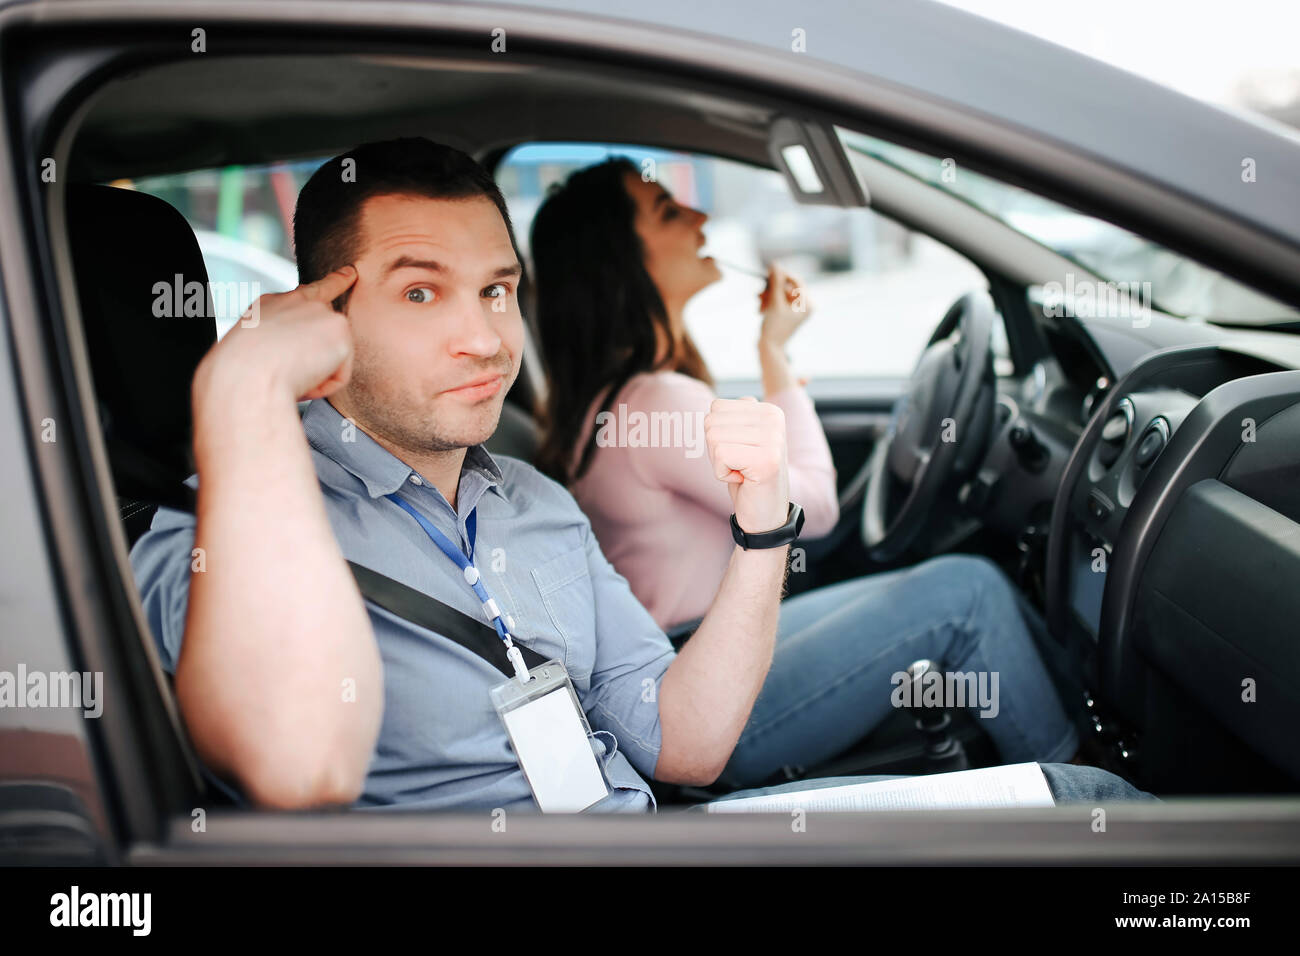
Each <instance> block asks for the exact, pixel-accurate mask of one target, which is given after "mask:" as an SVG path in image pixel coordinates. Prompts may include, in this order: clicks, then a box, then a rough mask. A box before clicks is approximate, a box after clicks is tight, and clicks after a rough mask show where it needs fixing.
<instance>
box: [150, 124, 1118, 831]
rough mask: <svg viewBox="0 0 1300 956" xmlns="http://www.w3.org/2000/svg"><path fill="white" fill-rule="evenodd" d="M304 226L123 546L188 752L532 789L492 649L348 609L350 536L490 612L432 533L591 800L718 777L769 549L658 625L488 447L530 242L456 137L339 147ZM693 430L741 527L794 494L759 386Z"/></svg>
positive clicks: (756, 641) (316, 182)
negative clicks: (188, 501) (594, 758)
mask: <svg viewBox="0 0 1300 956" xmlns="http://www.w3.org/2000/svg"><path fill="white" fill-rule="evenodd" d="M353 172H354V173H355V175H352V173H353ZM295 245H296V253H297V256H298V265H299V275H300V279H301V280H302V282H303V284H302V285H300V286H299V287H298V288H297V289H295V290H293V291H292V292H288V293H284V294H282V295H268V296H263V297H262V298H261V299H260V300H259V302H258V316H257V318H258V321H257V322H256V323H254V322H252V321H249V322H246V323H240V324H239V325H238V326H237V327H236V328H235V329H234V330H232V331H231V332H230V333H229V334H228V335H227V336H226V337H225V338H224V339H223V340H222V341H221V342H220V343H219V344H218V345H217V346H215V347H214V348H213V349H212V350H211V352H209V354H208V355H207V356H206V357H205V359H204V361H203V362H202V364H201V365H200V367H199V369H198V371H197V372H196V374H195V377H194V383H193V389H192V400H193V406H194V451H195V457H196V461H197V464H198V476H196V478H192V479H191V482H193V481H195V480H196V479H201V480H200V481H199V483H198V508H197V514H196V516H195V517H190V516H187V515H182V514H180V513H178V512H173V511H169V510H163V511H160V513H159V515H158V517H157V518H156V519H155V521H154V524H153V527H152V528H151V530H150V532H149V533H148V534H147V535H145V536H144V537H143V538H142V539H141V540H140V541H139V542H138V543H137V545H136V547H135V549H133V552H132V561H133V564H134V567H135V570H136V577H137V580H138V582H139V584H140V588H141V595H142V600H143V602H144V606H145V608H146V610H147V612H148V615H149V618H150V623H151V625H152V627H153V629H154V633H155V636H156V637H157V639H158V641H159V644H160V646H161V648H162V653H163V657H164V662H165V664H166V666H167V668H168V670H171V671H174V674H175V688H176V694H177V698H178V701H179V704H180V708H181V712H182V715H183V716H184V718H185V721H186V725H187V727H188V729H189V733H190V735H191V738H192V740H193V742H194V745H195V747H196V748H197V750H198V753H199V756H200V757H201V758H202V759H203V761H204V763H205V764H206V766H207V767H208V768H209V769H210V770H211V771H213V772H214V773H215V774H217V775H218V776H219V777H220V778H222V779H223V780H225V781H228V782H230V783H232V784H233V785H234V786H235V787H237V788H238V789H239V790H240V791H241V792H242V793H243V795H244V796H245V797H246V798H247V799H249V800H251V801H252V802H254V803H256V804H259V805H263V806H268V807H282V808H302V807H310V806H317V805H322V804H353V805H356V806H363V807H379V806H393V805H400V806H402V807H406V808H411V807H418V808H425V809H448V808H461V809H466V808H495V807H519V808H522V807H532V806H534V803H533V799H532V794H531V792H530V789H529V783H528V780H527V779H526V778H525V776H524V774H523V773H522V772H521V769H520V766H519V764H518V762H517V760H516V758H515V754H514V752H513V750H512V747H511V744H510V741H509V738H508V737H507V734H506V731H505V729H504V727H503V726H502V723H501V721H500V720H498V718H497V716H496V714H495V713H494V712H493V707H492V703H491V700H490V688H492V687H493V686H495V685H497V684H500V683H502V681H503V676H502V674H501V673H500V672H499V671H498V670H496V669H495V668H494V667H493V666H492V665H491V664H489V663H488V662H487V661H485V660H484V659H482V658H481V657H479V656H477V655H476V654H474V653H472V652H470V651H468V650H466V649H465V648H463V647H461V646H460V645H459V644H455V643H453V642H451V641H448V640H446V639H444V638H442V637H439V636H436V635H433V634H431V633H430V632H429V631H426V630H424V629H422V628H420V627H418V626H416V625H413V624H411V623H409V622H407V621H405V620H402V619H401V618H398V617H396V616H394V615H392V614H389V613H388V612H386V611H384V610H382V609H379V608H376V607H371V608H369V609H367V606H366V605H365V604H364V603H363V601H362V599H361V596H360V594H359V593H358V590H357V587H356V585H355V584H354V582H353V579H352V576H351V574H350V573H349V571H348V568H347V566H346V564H345V562H344V557H345V556H346V557H347V558H348V559H350V560H353V561H355V562H357V563H358V564H362V565H365V566H367V567H369V568H372V569H374V570H376V571H378V572H380V573H381V574H384V575H387V576H389V577H391V578H394V579H396V580H398V581H400V582H402V583H405V584H407V585H409V586H410V587H413V588H415V589H417V590H420V591H423V592H425V593H426V594H429V595H432V596H434V597H436V598H438V599H439V600H441V601H443V602H445V603H447V604H450V605H452V606H454V607H456V608H458V609H460V610H461V611H463V612H464V613H466V614H467V615H470V616H472V617H476V618H478V619H480V620H482V619H484V605H483V604H482V601H481V598H480V596H479V595H478V594H477V593H476V592H475V591H474V590H472V589H471V587H470V586H469V585H468V584H467V581H468V580H469V578H468V577H466V576H464V575H462V573H461V571H460V570H459V569H458V568H457V567H455V566H453V565H452V564H451V563H450V561H448V560H447V559H446V558H444V555H443V554H440V553H439V551H438V549H437V548H435V547H433V542H431V540H430V537H431V534H433V533H440V534H441V535H444V536H446V538H448V539H450V541H451V542H454V544H455V546H456V547H458V548H459V549H460V550H461V551H462V552H463V553H465V554H470V553H472V554H473V555H475V559H474V560H475V565H476V567H477V568H478V569H479V570H481V572H482V581H481V583H482V584H483V585H485V586H486V587H487V590H488V591H489V592H490V593H491V595H492V596H493V598H495V599H496V600H497V601H499V602H500V604H501V605H502V610H503V611H504V612H506V613H507V614H508V615H509V617H508V618H504V619H506V620H509V621H510V632H511V634H512V635H513V637H514V638H515V639H516V640H517V642H518V643H520V644H522V645H524V646H526V647H530V648H532V649H533V650H535V651H537V652H538V653H540V654H541V655H542V657H543V658H556V659H559V660H560V661H561V662H562V663H563V664H564V666H565V668H566V669H567V671H568V673H569V675H570V677H571V678H572V681H573V686H574V688H575V690H576V692H577V695H578V697H579V699H580V701H581V706H582V709H583V711H584V712H585V713H586V716H587V718H588V720H589V721H590V724H591V727H592V729H593V731H594V732H595V737H596V739H597V740H598V741H599V744H600V745H603V747H604V753H603V754H602V755H601V756H600V757H599V758H598V759H599V761H600V764H601V766H602V768H603V770H604V774H605V777H606V778H607V779H608V782H609V785H610V788H611V791H610V794H609V796H608V797H606V798H605V799H603V800H601V801H600V802H599V803H598V804H597V807H596V808H597V809H599V810H610V811H616V810H632V811H644V810H647V809H652V808H653V806H654V799H653V796H652V795H651V793H650V789H649V787H648V785H647V784H646V783H645V778H648V777H653V778H655V779H659V780H663V781H667V782H677V783H691V784H708V783H710V782H712V781H713V780H715V779H716V778H717V777H718V776H719V774H720V773H721V772H722V770H723V768H724V766H725V765H726V763H727V761H728V758H729V756H730V754H731V752H732V750H733V748H734V747H735V744H736V741H737V739H738V738H739V736H740V734H741V731H742V730H743V729H744V727H745V723H746V720H747V718H748V716H749V713H750V710H751V708H752V706H753V704H754V701H755V699H756V697H757V695H758V692H759V690H760V688H761V687H762V686H763V681H764V677H765V675H766V673H767V668H768V664H769V663H770V661H771V658H772V652H773V639H774V633H775V629H776V622H777V616H778V609H779V599H780V594H781V590H782V586H783V581H784V574H785V567H786V551H787V548H786V547H776V548H770V549H752V550H743V549H741V548H739V547H737V548H736V549H735V551H734V553H733V555H732V558H731V563H730V566H729V567H728V570H727V573H726V576H725V578H724V580H723V583H722V586H721V587H720V588H719V591H718V594H717V597H716V599H715V600H714V602H713V604H712V606H711V608H710V609H709V612H708V614H707V615H706V616H705V618H704V620H703V623H702V624H701V625H700V627H699V630H698V631H697V632H696V634H695V635H694V637H693V638H692V639H691V641H690V642H689V643H687V644H686V645H685V646H684V648H683V649H682V650H681V651H680V652H679V653H674V652H673V650H672V648H671V646H670V645H669V643H668V641H667V639H666V638H665V636H664V635H663V633H662V631H661V630H660V629H659V628H658V627H657V626H656V625H655V624H654V621H653V620H652V619H651V617H650V616H649V614H648V613H647V612H646V611H645V609H644V608H643V607H642V606H641V605H640V604H639V603H638V602H637V601H636V599H635V598H634V597H633V595H632V594H631V592H630V591H629V589H628V587H627V585H626V582H625V581H624V580H623V579H622V578H621V577H620V576H619V575H618V574H617V573H616V572H615V571H614V570H613V569H612V567H611V566H610V565H609V563H608V562H607V561H606V560H605V559H604V557H603V555H602V554H601V552H600V549H599V547H598V546H597V544H596V542H595V539H594V537H593V535H592V532H591V528H590V525H589V524H588V522H587V520H586V518H585V517H584V516H583V515H582V513H581V511H580V510H579V509H578V507H577V505H576V504H575V503H574V501H573V499H572V498H571V497H570V496H569V494H568V493H567V492H566V491H565V490H564V489H563V488H561V487H560V486H559V485H556V484H555V483H553V482H551V481H549V480H548V479H545V478H543V477H542V476H541V475H540V474H539V473H537V472H536V471H535V470H534V469H532V468H531V467H529V466H527V465H525V464H523V463H520V462H517V461H514V460H511V459H502V460H500V461H496V460H494V459H493V458H492V457H491V456H490V455H488V453H487V452H486V451H485V450H484V449H483V448H482V447H481V443H482V442H483V441H484V440H486V439H487V438H488V437H489V436H490V435H491V434H492V432H493V431H494V430H495V428H496V425H497V421H498V417H499V414H500V411H501V404H502V400H503V398H504V396H505V394H506V392H507V391H508V390H509V388H510V386H511V384H512V383H513V382H514V380H515V377H516V375H517V374H518V372H519V364H520V357H521V354H522V347H523V321H522V318H521V315H520V311H519V304H518V300H517V287H518V283H519V280H520V277H521V272H522V270H521V266H520V262H519V259H518V256H517V253H516V247H515V242H514V237H513V233H512V230H511V227H510V224H509V217H508V214H507V211H506V208H505V204H504V201H503V200H502V198H501V195H500V193H499V191H498V190H497V188H496V186H495V184H494V183H493V182H492V180H491V178H490V176H489V175H488V174H487V173H486V171H485V170H483V169H482V168H481V167H479V166H478V165H477V164H476V163H474V161H473V160H472V159H470V158H469V157H468V156H465V155H464V154H463V153H460V152H458V151H456V150H452V149H449V148H447V147H443V146H439V145H436V144H434V143H431V142H429V141H427V140H399V141H393V142H389V143H377V144H370V145H368V146H363V147H359V148H357V149H356V150H353V151H352V152H350V153H348V154H345V156H340V157H336V158H335V159H334V160H331V161H330V162H329V163H326V164H325V165H324V166H322V167H321V169H319V170H318V171H317V172H316V173H315V174H314V175H313V176H312V178H311V180H310V181H309V182H308V183H307V185H306V186H305V187H304V189H303V191H302V194H301V195H300V197H299V201H298V208H297V212H296V217H295ZM303 398H306V399H311V400H312V401H311V403H310V405H309V406H308V409H307V411H306V413H305V415H304V416H303V418H302V419H301V421H300V420H299V416H298V411H297V401H298V400H300V399H303ZM304 432H305V437H306V441H304ZM706 447H707V450H708V454H709V457H710V461H711V462H712V463H713V467H714V472H715V474H716V475H717V477H718V479H719V480H720V481H725V482H727V483H728V485H729V490H730V492H731V496H732V501H733V504H734V508H735V520H736V522H737V524H738V525H739V527H740V528H741V529H742V531H744V532H746V533H761V532H766V531H769V530H772V529H776V528H779V527H781V526H783V525H785V524H786V523H787V518H788V515H789V511H790V508H789V501H788V492H787V484H786V468H785V430H784V423H783V421H782V418H781V413H780V411H779V409H777V408H776V407H775V406H772V405H768V404H764V403H760V402H756V401H754V400H752V399H749V400H740V401H725V400H718V401H715V402H714V403H713V406H712V408H711V410H710V413H709V416H708V418H707V420H706ZM426 523H427V524H429V525H431V526H432V527H433V528H434V529H436V532H426V530H425V529H424V527H423V526H422V525H423V524H426ZM683 547H689V542H683ZM196 549H197V551H196ZM195 554H201V555H202V559H203V560H202V562H201V563H200V562H198V561H195V562H193V563H194V566H195V568H199V567H201V568H202V570H201V571H200V570H194V571H193V572H192V571H191V564H192V562H191V556H192V555H195ZM597 749H599V746H598V747H597ZM1112 779H1115V778H1112ZM1059 796H1060V793H1059V792H1058V797H1059Z"/></svg>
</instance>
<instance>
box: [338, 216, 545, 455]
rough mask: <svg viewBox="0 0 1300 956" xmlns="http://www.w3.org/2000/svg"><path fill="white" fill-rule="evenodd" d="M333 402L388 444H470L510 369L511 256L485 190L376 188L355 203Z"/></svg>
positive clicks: (514, 345) (479, 437)
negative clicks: (342, 382) (412, 192)
mask: <svg viewBox="0 0 1300 956" xmlns="http://www.w3.org/2000/svg"><path fill="white" fill-rule="evenodd" d="M359 239H360V241H359V248H360V250H361V251H360V252H359V253H358V255H357V257H356V258H355V259H354V260H353V263H352V264H353V265H354V266H356V269H357V281H356V283H355V284H354V285H353V287H352V294H351V296H350V298H349V299H348V306H347V313H348V318H349V320H350V322H351V325H352V337H353V342H354V354H353V366H352V378H351V380H350V381H349V383H348V385H347V387H346V388H345V389H343V390H341V392H340V393H338V397H339V398H340V399H342V401H341V402H336V403H335V404H338V405H342V406H343V408H341V409H340V410H341V411H344V413H345V414H350V415H351V416H352V417H353V418H355V420H356V421H357V423H358V424H359V425H361V426H362V427H363V428H364V429H366V430H367V431H369V432H371V433H372V434H375V435H377V436H378V437H380V438H383V439H386V440H387V442H388V443H390V444H393V445H396V446H398V447H399V448H402V449H406V450H409V451H413V452H416V453H424V452H430V451H448V450H451V449H456V448H465V447H468V446H470V445H477V444H479V443H480V442H483V441H485V440H486V439H487V438H489V437H490V436H491V435H492V433H493V432H494V431H495V430H496V426H497V420H498V418H499V417H500V414H501V403H502V401H503V400H504V398H505V394H506V392H507V391H508V390H509V389H510V386H511V385H512V384H513V383H514V380H515V376H517V375H518V374H519V361H520V355H521V353H522V349H523V334H524V333H523V328H524V326H523V319H522V317H521V315H520V313H519V301H518V297H517V291H518V286H519V278H520V272H521V270H520V265H519V261H518V259H517V258H516V257H515V252H514V249H513V247H512V246H511V244H510V234H509V233H508V232H507V231H506V225H505V222H504V220H503V219H502V218H501V213H500V212H499V211H498V210H497V207H496V205H495V204H494V203H493V202H492V201H491V200H490V199H488V198H487V197H485V196H478V197H474V198H472V199H456V200H444V199H427V198H424V197H419V196H402V195H394V196H376V197H374V198H372V199H369V200H367V201H366V202H365V204H364V205H363V206H362V207H361V217H360V237H359Z"/></svg>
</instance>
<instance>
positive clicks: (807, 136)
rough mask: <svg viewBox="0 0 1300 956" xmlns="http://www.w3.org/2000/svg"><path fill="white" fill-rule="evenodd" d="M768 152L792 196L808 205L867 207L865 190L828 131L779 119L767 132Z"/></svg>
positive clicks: (824, 128)
mask: <svg viewBox="0 0 1300 956" xmlns="http://www.w3.org/2000/svg"><path fill="white" fill-rule="evenodd" d="M767 151H768V155H770V156H771V157H772V163H773V165H774V166H775V167H776V168H777V169H778V170H780V172H781V175H783V176H784V177H785V181H786V184H787V185H788V186H789V187H790V194H791V195H792V196H794V198H795V199H796V200H798V201H799V202H801V203H804V204H807V205H818V206H866V205H869V201H868V197H867V195H866V192H865V190H864V189H863V188H862V186H861V185H860V184H859V182H858V178H857V177H856V176H855V175H854V174H853V169H852V167H851V166H850V165H849V160H848V157H847V156H845V155H844V149H843V147H842V146H841V145H840V142H839V140H838V139H837V138H836V137H835V136H834V135H832V133H831V131H830V129H829V128H826V127H823V126H821V125H818V124H816V123H806V122H800V121H799V120H796V119H792V118H791V117H789V116H778V117H777V118H776V119H775V120H773V121H772V125H771V126H770V127H769V128H768V133H767Z"/></svg>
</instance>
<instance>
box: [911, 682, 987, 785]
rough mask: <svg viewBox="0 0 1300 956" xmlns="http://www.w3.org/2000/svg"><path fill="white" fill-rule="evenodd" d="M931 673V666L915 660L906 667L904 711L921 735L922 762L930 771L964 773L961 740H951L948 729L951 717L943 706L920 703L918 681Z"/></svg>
mask: <svg viewBox="0 0 1300 956" xmlns="http://www.w3.org/2000/svg"><path fill="white" fill-rule="evenodd" d="M933 670H935V667H934V664H933V663H932V662H930V661H927V660H921V661H915V662H914V663H913V664H912V665H911V666H910V667H908V668H907V679H908V680H909V681H910V682H911V684H912V686H911V687H909V688H908V691H909V693H907V694H906V695H904V697H903V700H906V701H910V703H909V704H908V705H907V710H908V712H909V713H910V714H911V715H912V717H914V718H915V719H916V726H917V729H918V730H920V731H921V733H922V734H924V735H925V759H926V762H927V763H929V764H931V765H933V772H935V773H938V772H948V771H952V770H966V769H968V768H969V767H970V761H969V760H968V759H967V757H966V750H965V748H964V747H963V746H962V744H961V741H960V740H958V739H957V738H956V737H954V736H953V735H952V734H951V733H950V732H949V728H950V727H951V725H952V715H951V714H949V713H948V708H947V707H927V706H925V704H924V703H922V695H923V690H924V687H923V685H922V678H923V677H924V676H925V675H926V674H928V673H929V672H931V671H933Z"/></svg>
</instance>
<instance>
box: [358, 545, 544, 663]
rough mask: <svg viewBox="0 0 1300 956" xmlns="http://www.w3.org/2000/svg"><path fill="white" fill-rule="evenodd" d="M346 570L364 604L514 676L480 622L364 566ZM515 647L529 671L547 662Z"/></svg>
mask: <svg viewBox="0 0 1300 956" xmlns="http://www.w3.org/2000/svg"><path fill="white" fill-rule="evenodd" d="M348 567H349V568H350V569H351V570H352V576H353V577H354V578H356V579H357V587H359V588H360V589H361V596H362V597H364V598H365V599H366V600H367V601H370V602H372V603H374V604H377V605H379V606H380V607H382V608H383V609H384V610H385V611H388V612H390V613H392V614H396V615H397V616H398V617H400V618H401V619H402V620H404V621H410V622H411V623H412V624H418V625H419V626H420V627H423V628H427V629H428V630H430V631H434V632H436V633H438V634H441V635H442V636H443V637H445V638H447V639H448V640H451V641H455V642H456V643H457V644H459V645H460V646H461V647H463V648H465V649H466V650H469V651H473V652H474V653H475V654H477V655H478V656H479V657H481V658H483V659H484V660H486V661H487V662H488V663H489V664H491V665H492V666H493V667H495V668H496V669H497V670H499V671H500V672H501V673H503V674H505V675H506V676H507V677H514V676H515V670H514V668H513V667H512V666H511V664H510V660H509V659H508V658H507V657H506V645H505V642H504V641H502V640H501V636H500V635H499V634H497V632H496V629H495V628H491V627H488V625H487V624H485V623H484V622H483V621H476V620H474V618H472V617H470V616H469V615H468V614H465V613H464V612H463V611H458V610H456V609H455V608H454V607H452V606H451V605H449V604H444V603H442V602H441V601H439V600H438V599H437V598H434V597H430V596H429V595H427V594H425V593H424V592H423V591H417V590H415V588H411V587H407V586H406V585H405V584H403V583H401V582H400V581H394V580H393V579H392V578H390V577H387V576H385V575H382V574H380V573H379V572H378V571H373V570H371V569H370V568H367V567H366V566H364V565H361V564H357V563H355V562H353V561H349V562H348ZM515 646H516V647H518V648H519V653H520V654H522V655H523V658H524V663H525V664H527V665H528V667H529V668H530V669H531V668H534V667H536V666H537V665H538V664H545V663H546V660H547V658H545V657H543V656H542V655H541V654H539V653H537V651H535V650H533V649H532V648H531V647H525V646H524V645H523V644H516V645H515Z"/></svg>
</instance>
